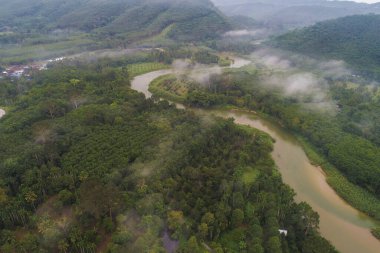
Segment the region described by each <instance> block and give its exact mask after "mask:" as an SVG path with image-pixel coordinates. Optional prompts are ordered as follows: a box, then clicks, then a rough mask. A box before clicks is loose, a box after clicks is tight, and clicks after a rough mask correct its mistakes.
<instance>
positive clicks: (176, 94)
mask: <svg viewBox="0 0 380 253" xmlns="http://www.w3.org/2000/svg"><path fill="white" fill-rule="evenodd" d="M149 91H150V92H152V93H153V94H155V95H156V96H159V97H161V98H164V99H168V100H170V101H173V102H177V103H183V102H184V101H185V100H186V95H187V92H188V90H187V88H186V87H185V85H184V84H183V83H181V82H179V81H177V78H176V77H175V76H174V75H164V76H160V77H158V78H157V79H155V80H153V82H152V83H151V84H150V86H149Z"/></svg>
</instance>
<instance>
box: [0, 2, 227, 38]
mask: <svg viewBox="0 0 380 253" xmlns="http://www.w3.org/2000/svg"><path fill="white" fill-rule="evenodd" d="M0 5H1V10H0V24H1V25H0V31H1V30H2V32H6V33H7V34H8V35H9V33H12V35H13V36H14V35H15V34H18V33H19V34H25V33H26V34H34V33H37V34H39V33H48V32H51V31H55V30H57V29H61V30H70V31H73V30H74V31H81V32H87V33H97V34H102V35H108V36H112V35H118V36H123V37H126V38H133V39H139V38H146V37H149V36H153V35H157V34H160V33H161V32H163V31H164V32H165V34H164V35H165V36H167V37H169V38H172V39H177V40H199V39H209V38H214V37H216V36H218V35H219V34H220V33H222V32H224V31H226V30H228V29H230V28H231V27H230V24H229V22H228V21H227V20H226V19H225V17H224V16H223V15H222V14H221V13H220V12H219V11H218V10H217V9H216V8H215V7H214V5H213V4H212V3H211V2H210V1H209V0H196V1H190V0H107V1H105V0H67V1H61V0H49V1H45V0H34V1H29V0H15V1H6V0H0ZM7 34H5V35H7ZM1 36H4V34H1Z"/></svg>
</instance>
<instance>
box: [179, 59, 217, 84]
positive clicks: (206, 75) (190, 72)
mask: <svg viewBox="0 0 380 253" xmlns="http://www.w3.org/2000/svg"><path fill="white" fill-rule="evenodd" d="M172 67H173V69H174V70H175V73H176V75H177V76H179V77H180V78H181V77H183V76H186V78H188V79H190V80H193V81H195V82H197V83H199V84H201V85H204V86H206V85H209V84H210V80H211V77H212V76H214V75H220V74H222V71H223V69H222V68H221V67H219V66H214V67H210V66H207V65H204V64H193V63H192V62H191V61H189V60H176V61H174V62H173V64H172Z"/></svg>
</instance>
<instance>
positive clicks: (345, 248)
mask: <svg viewBox="0 0 380 253" xmlns="http://www.w3.org/2000/svg"><path fill="white" fill-rule="evenodd" d="M248 63H249V61H246V60H244V59H239V58H237V59H236V60H235V63H234V65H233V66H232V67H235V68H238V67H242V66H244V65H246V64H248ZM172 72H173V71H172V70H161V71H154V72H151V73H147V74H144V75H141V76H138V77H136V78H135V79H134V80H133V81H132V84H131V86H132V88H133V89H135V90H137V91H139V92H142V93H144V94H145V96H146V97H151V96H152V94H151V93H150V92H149V91H148V88H149V84H150V83H151V82H152V81H153V80H154V79H156V78H157V77H159V76H162V75H166V74H170V73H172ZM180 108H184V106H182V105H180ZM202 111H203V112H204V113H210V114H215V115H217V116H220V117H224V118H234V119H235V122H236V123H237V124H242V125H249V126H251V127H254V128H257V129H260V130H262V131H264V132H266V133H268V134H269V135H271V136H272V137H273V138H274V139H275V140H276V142H275V143H274V150H273V152H272V157H273V159H274V161H275V162H276V165H277V167H278V169H279V170H280V172H281V174H282V177H283V181H284V182H285V183H286V184H288V185H289V186H290V187H292V188H293V189H294V191H295V192H296V194H297V196H296V200H297V201H305V202H307V203H309V204H310V205H311V206H312V207H313V209H314V210H315V211H317V212H318V213H319V215H320V231H321V234H322V235H323V236H324V237H325V238H327V239H328V240H330V241H331V242H332V243H333V245H334V246H335V247H336V248H337V249H338V250H339V251H340V252H342V253H379V252H380V241H378V240H377V239H376V238H375V237H373V236H372V234H371V232H370V228H371V227H373V226H374V225H375V224H376V222H375V221H374V220H373V219H371V218H370V217H368V216H367V215H365V214H363V213H361V212H359V211H358V210H356V209H355V208H353V207H351V206H350V205H349V204H347V203H346V202H345V201H344V200H343V199H342V198H340V197H339V196H338V195H337V194H336V192H335V191H334V190H333V189H332V188H331V187H330V186H329V185H328V184H327V182H326V178H325V175H324V173H323V171H322V170H321V169H320V168H318V167H316V166H314V165H312V164H311V163H310V161H309V159H308V158H307V156H306V154H305V152H304V150H303V148H302V146H301V145H300V143H299V142H298V141H297V140H296V138H295V137H294V136H292V134H290V133H289V132H288V131H286V130H285V129H283V128H281V127H279V126H278V125H277V124H275V123H272V122H270V121H268V120H265V119H263V118H260V117H258V116H257V115H255V114H254V113H249V112H237V111H233V110H202Z"/></svg>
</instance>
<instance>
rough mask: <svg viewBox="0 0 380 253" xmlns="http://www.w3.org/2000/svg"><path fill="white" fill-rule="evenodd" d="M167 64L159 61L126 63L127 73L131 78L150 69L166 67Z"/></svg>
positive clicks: (167, 66)
mask: <svg viewBox="0 0 380 253" xmlns="http://www.w3.org/2000/svg"><path fill="white" fill-rule="evenodd" d="M168 68H170V66H169V65H166V64H164V63H159V62H148V63H136V64H131V65H128V74H129V76H130V77H131V78H133V77H135V76H138V75H142V74H145V73H148V72H151V71H156V70H161V69H168Z"/></svg>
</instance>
